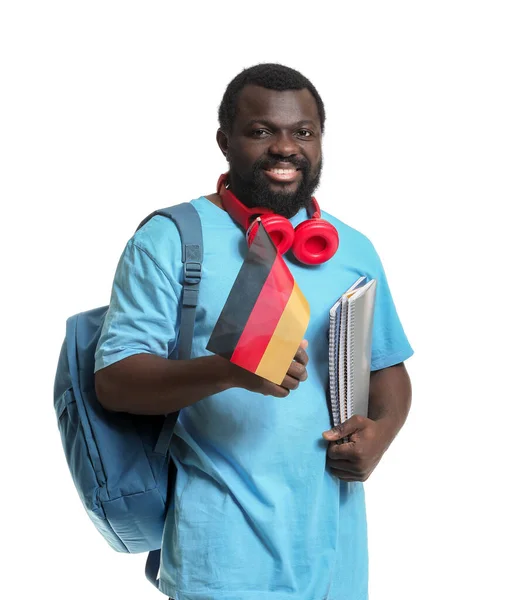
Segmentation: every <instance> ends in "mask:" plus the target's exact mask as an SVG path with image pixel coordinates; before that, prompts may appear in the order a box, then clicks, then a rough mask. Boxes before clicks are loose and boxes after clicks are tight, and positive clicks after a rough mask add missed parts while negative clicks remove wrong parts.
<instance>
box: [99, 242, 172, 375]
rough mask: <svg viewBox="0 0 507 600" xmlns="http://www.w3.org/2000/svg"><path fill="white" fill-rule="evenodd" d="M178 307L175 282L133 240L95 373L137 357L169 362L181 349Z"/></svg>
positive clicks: (115, 290) (116, 286) (117, 279)
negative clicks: (156, 356)
mask: <svg viewBox="0 0 507 600" xmlns="http://www.w3.org/2000/svg"><path fill="white" fill-rule="evenodd" d="M178 307H179V301H178V294H177V293H176V291H175V284H174V282H172V281H171V280H170V278H169V277H168V276H167V274H166V273H165V272H164V271H162V269H161V268H160V267H159V265H158V264H157V263H156V262H155V260H154V259H153V258H152V257H151V256H150V254H149V253H148V252H147V251H146V250H145V249H143V248H142V247H139V246H138V245H137V244H136V243H135V241H134V239H131V240H130V241H129V242H128V243H127V246H126V247H125V250H124V251H123V254H122V256H121V258H120V261H119V263H118V267H117V269H116V274H115V277H114V282H113V289H112V293H111V302H110V304H109V310H108V312H107V314H106V317H105V320H104V324H103V327H102V332H101V335H100V338H99V342H98V344H97V350H96V352H95V371H99V370H100V369H103V368H104V367H107V366H109V365H112V364H113V363H115V362H118V361H120V360H123V359H124V358H127V357H128V356H132V355H133V354H156V355H158V356H162V357H164V358H167V357H168V355H169V354H170V353H171V352H172V351H173V350H174V349H175V346H176V339H177V319H178Z"/></svg>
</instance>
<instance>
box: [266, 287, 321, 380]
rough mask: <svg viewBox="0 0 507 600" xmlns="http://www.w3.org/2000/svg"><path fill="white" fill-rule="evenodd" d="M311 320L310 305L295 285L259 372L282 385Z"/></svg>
mask: <svg viewBox="0 0 507 600" xmlns="http://www.w3.org/2000/svg"><path fill="white" fill-rule="evenodd" d="M309 321H310V306H309V304H308V301H307V300H306V298H305V297H304V296H303V293H302V292H301V290H300V289H299V286H298V285H297V283H296V282H294V289H293V290H292V294H291V295H290V297H289V300H288V302H287V304H286V306H285V310H284V311H283V313H282V316H281V317H280V321H278V325H277V326H276V328H275V331H274V333H273V335H272V336H271V340H270V341H269V344H268V346H267V348H266V351H265V352H264V354H263V356H262V359H261V361H260V363H259V366H258V367H257V370H256V371H255V373H256V374H257V375H260V376H261V377H264V378H265V379H269V381H273V382H274V383H277V384H278V385H280V384H281V383H282V381H283V379H284V377H285V375H286V374H287V371H288V370H289V367H290V365H291V363H292V360H293V359H294V356H295V354H296V352H297V350H298V348H299V345H300V344H301V342H302V341H303V337H304V335H305V332H306V328H307V327H308V323H309Z"/></svg>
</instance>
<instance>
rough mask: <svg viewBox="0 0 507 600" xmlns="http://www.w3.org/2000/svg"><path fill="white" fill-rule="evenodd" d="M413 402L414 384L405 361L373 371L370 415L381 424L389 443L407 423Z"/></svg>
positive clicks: (369, 405)
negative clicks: (411, 381)
mask: <svg viewBox="0 0 507 600" xmlns="http://www.w3.org/2000/svg"><path fill="white" fill-rule="evenodd" d="M411 403H412V385H411V383H410V377H409V376H408V373H407V369H406V368H405V365H404V364H403V363H401V364H399V365H394V366H393V367H388V368H387V369H380V371H373V372H372V374H371V376H370V394H369V404H368V417H369V418H370V419H372V420H373V421H376V422H377V423H378V424H379V425H381V427H382V430H383V431H384V436H385V440H386V442H387V443H388V445H389V444H390V443H391V442H392V441H393V440H394V438H395V437H396V435H397V434H398V432H399V431H400V429H401V428H402V426H403V424H404V423H405V421H406V419H407V416H408V412H409V410H410V405H411Z"/></svg>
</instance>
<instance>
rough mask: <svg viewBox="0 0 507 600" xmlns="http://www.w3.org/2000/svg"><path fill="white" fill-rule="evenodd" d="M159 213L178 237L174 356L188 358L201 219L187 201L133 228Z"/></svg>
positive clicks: (169, 424) (166, 428)
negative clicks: (177, 316) (178, 297)
mask: <svg viewBox="0 0 507 600" xmlns="http://www.w3.org/2000/svg"><path fill="white" fill-rule="evenodd" d="M156 215H160V216H162V217H167V218H168V219H171V220H172V221H173V222H174V224H175V225H176V227H177V228H178V232H179V234H180V238H181V262H182V263H183V293H182V299H181V319H180V335H179V340H178V359H180V360H188V359H189V358H190V356H191V353H192V339H193V337H194V323H195V313H196V308H197V299H198V296H199V284H200V283H201V272H202V258H203V242H202V227H201V219H200V217H199V214H198V212H197V210H196V209H195V208H194V206H193V205H192V204H190V202H183V203H182V204H177V205H176V206H169V207H168V208H162V209H160V210H156V211H155V212H152V213H151V214H150V215H148V216H147V217H146V219H144V220H143V221H142V222H141V223H140V224H139V227H138V228H137V229H140V228H141V227H142V226H143V225H144V224H145V223H147V222H148V221H149V220H150V219H152V218H153V217H155V216H156ZM178 414H179V411H177V412H174V413H170V414H169V415H167V416H166V419H165V421H164V424H163V426H162V429H161V431H160V435H159V438H158V441H157V444H156V446H155V453H157V454H164V455H165V454H167V452H168V450H169V445H170V443H171V437H172V434H173V430H174V426H175V425H176V421H177V420H178Z"/></svg>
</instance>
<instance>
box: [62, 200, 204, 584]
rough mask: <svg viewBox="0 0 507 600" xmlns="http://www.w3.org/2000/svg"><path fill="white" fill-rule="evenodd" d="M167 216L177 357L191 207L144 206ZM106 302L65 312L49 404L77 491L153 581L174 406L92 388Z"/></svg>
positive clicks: (195, 258)
mask: <svg viewBox="0 0 507 600" xmlns="http://www.w3.org/2000/svg"><path fill="white" fill-rule="evenodd" d="M155 215H161V216H164V217H167V218H169V219H172V220H173V221H174V223H175V224H176V226H177V228H178V231H179V234H180V237H181V244H182V262H183V274H184V281H183V282H182V283H183V292H182V299H181V301H180V306H181V326H180V335H179V340H178V358H179V359H186V358H190V353H191V348H192V337H193V332H194V321H195V311H196V306H197V299H198V293H199V283H200V280H201V268H202V257H203V243H202V231H201V222H200V219H199V215H198V213H197V211H196V210H195V208H194V207H193V206H192V205H191V204H190V203H184V204H179V205H177V206H172V207H169V208H165V209H162V210H158V211H155V212H153V213H152V214H150V215H149V216H148V217H146V219H144V220H143V221H142V223H141V224H140V225H139V227H138V228H137V229H140V228H141V227H142V226H143V225H144V224H145V223H147V222H148V221H149V220H150V219H151V218H152V217H154V216H155ZM107 310H108V307H107V306H103V307H100V308H95V309H93V310H89V311H87V312H82V313H79V314H77V315H74V316H72V317H70V318H69V319H68V320H67V326H66V335H65V339H64V342H63V346H62V349H61V353H60V358H59V361H58V367H57V371H56V377H55V385H54V407H55V411H56V416H57V420H58V428H59V430H60V435H61V438H62V443H63V448H64V451H65V455H66V458H67V463H68V466H69V469H70V472H71V475H72V478H73V480H74V485H75V487H76V488H77V491H78V493H79V497H80V498H81V501H82V503H83V505H84V507H85V509H86V511H87V513H88V515H89V516H90V518H91V520H92V521H93V523H94V524H95V527H96V528H97V529H98V530H99V531H100V533H101V534H102V535H103V536H104V538H105V539H106V541H107V542H108V543H109V545H110V546H111V547H112V548H113V549H114V550H117V551H118V552H129V553H137V552H149V553H150V554H149V556H148V561H147V563H146V576H147V577H148V579H149V580H150V581H151V582H152V583H153V584H154V585H155V586H157V587H158V581H157V574H158V569H159V566H160V546H161V540H162V532H163V527H164V520H165V515H166V505H167V501H168V500H169V499H170V497H171V496H170V494H171V491H172V487H173V478H172V477H170V476H169V466H170V464H169V463H170V459H169V458H168V456H169V452H168V450H169V444H170V442H171V437H172V433H173V430H174V426H175V424H176V421H177V419H178V412H175V413H171V414H169V415H166V416H163V415H161V416H151V415H150V416H144V415H132V414H127V413H120V412H110V411H107V410H106V409H104V408H103V407H102V405H101V404H100V403H99V402H98V400H97V396H96V394H95V385H94V369H95V349H96V347H97V343H98V341H99V337H100V333H101V330H102V324H103V322H104V318H105V316H106V313H107Z"/></svg>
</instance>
